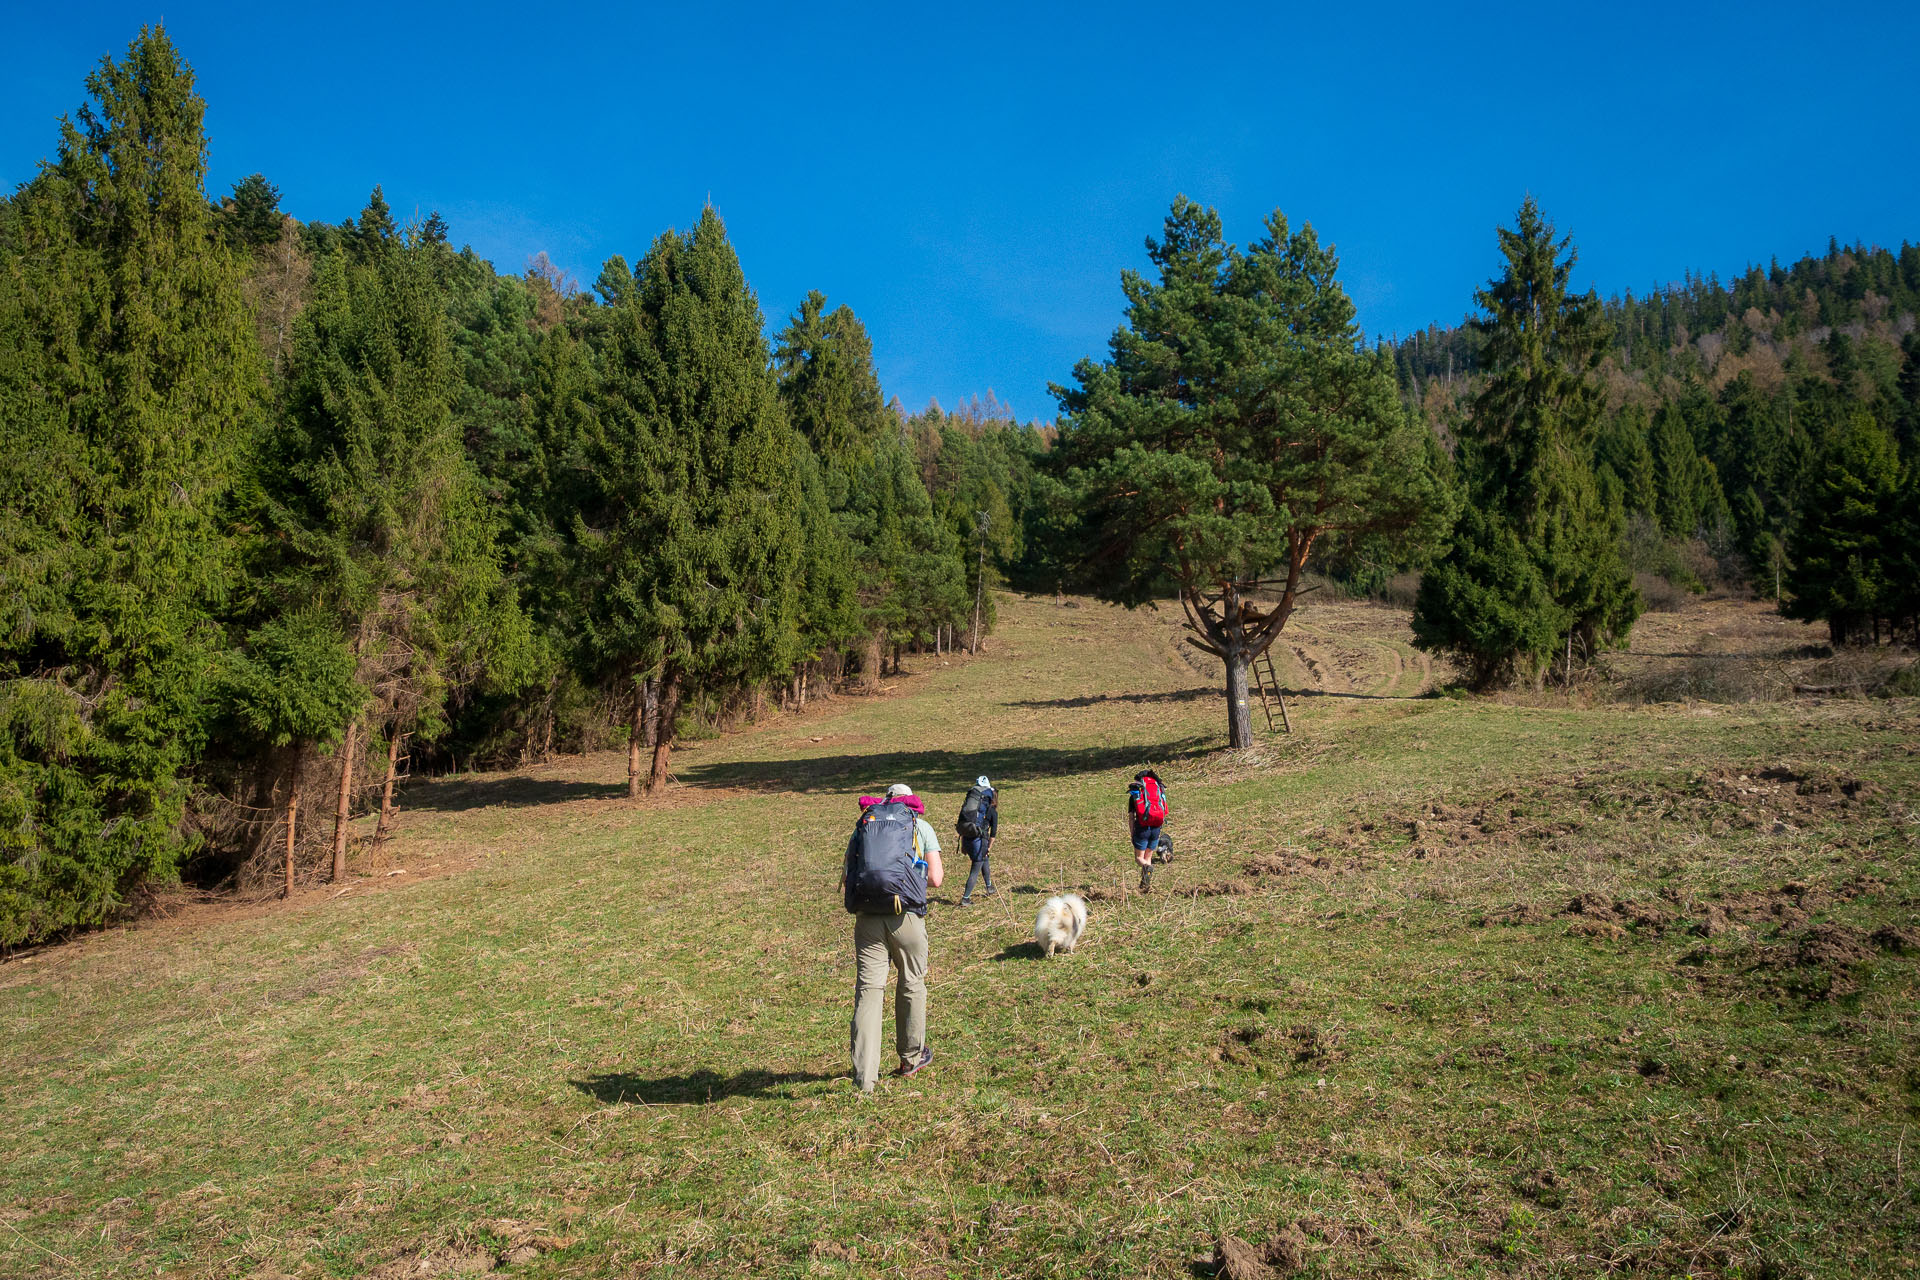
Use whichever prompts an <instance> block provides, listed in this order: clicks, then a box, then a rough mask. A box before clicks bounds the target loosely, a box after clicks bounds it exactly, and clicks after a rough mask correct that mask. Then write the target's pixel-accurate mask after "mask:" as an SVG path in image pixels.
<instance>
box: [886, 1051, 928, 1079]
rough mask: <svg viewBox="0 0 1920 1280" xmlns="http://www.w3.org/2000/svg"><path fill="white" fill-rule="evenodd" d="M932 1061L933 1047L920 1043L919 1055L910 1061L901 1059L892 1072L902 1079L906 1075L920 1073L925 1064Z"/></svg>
mask: <svg viewBox="0 0 1920 1280" xmlns="http://www.w3.org/2000/svg"><path fill="white" fill-rule="evenodd" d="M932 1061H933V1049H932V1048H931V1047H930V1046H928V1045H921V1046H920V1056H919V1057H918V1058H915V1059H914V1060H913V1061H912V1062H907V1061H905V1060H904V1059H903V1060H902V1061H901V1063H900V1065H899V1067H897V1068H896V1069H895V1070H894V1073H893V1074H895V1075H896V1076H899V1077H900V1078H901V1079H903V1080H904V1079H905V1078H906V1077H908V1076H912V1075H918V1074H920V1072H921V1071H922V1070H924V1069H925V1068H926V1066H927V1064H929V1063H931V1062H932Z"/></svg>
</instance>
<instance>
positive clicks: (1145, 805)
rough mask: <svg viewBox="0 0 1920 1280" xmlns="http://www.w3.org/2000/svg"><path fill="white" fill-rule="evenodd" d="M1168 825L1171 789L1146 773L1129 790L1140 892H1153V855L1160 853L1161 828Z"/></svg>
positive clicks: (1129, 817) (1129, 819) (1129, 816)
mask: <svg viewBox="0 0 1920 1280" xmlns="http://www.w3.org/2000/svg"><path fill="white" fill-rule="evenodd" d="M1166 821H1167V788H1166V785H1165V784H1164V783H1162V782H1161V781H1160V775H1159V774H1157V773H1155V772H1154V771H1153V770H1151V769H1142V770H1141V771H1140V772H1139V773H1136V774H1134V775H1133V781H1132V783H1130V784H1129V785H1128V787H1127V828H1128V830H1130V831H1131V832H1132V833H1133V858H1134V861H1135V862H1138V863H1139V864H1140V892H1142V893H1152V892H1153V855H1154V854H1155V853H1157V852H1158V851H1159V850H1160V846H1161V841H1162V836H1161V834H1160V828H1161V827H1162V826H1163V825H1164V824H1165V823H1166Z"/></svg>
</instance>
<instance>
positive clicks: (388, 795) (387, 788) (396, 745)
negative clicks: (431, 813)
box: [373, 730, 407, 844]
mask: <svg viewBox="0 0 1920 1280" xmlns="http://www.w3.org/2000/svg"><path fill="white" fill-rule="evenodd" d="M406 736H407V735H406V734H404V733H400V732H398V731H397V730H396V731H395V732H394V734H393V735H392V736H391V737H389V738H388V739H387V780H386V782H385V783H383V784H382V785H381V787H380V821H379V823H378V824H376V825H375V826H374V828H373V842H374V843H375V844H379V843H381V842H382V841H384V840H385V839H386V838H387V828H388V827H390V826H392V825H393V779H394V775H395V774H397V773H399V772H400V740H401V739H402V738H405V737H406Z"/></svg>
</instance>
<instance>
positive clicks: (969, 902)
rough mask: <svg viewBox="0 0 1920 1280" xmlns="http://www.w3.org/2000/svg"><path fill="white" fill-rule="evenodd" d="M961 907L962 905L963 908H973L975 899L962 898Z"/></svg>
mask: <svg viewBox="0 0 1920 1280" xmlns="http://www.w3.org/2000/svg"><path fill="white" fill-rule="evenodd" d="M960 905H961V906H963V907H970V906H972V905H973V899H972V898H962V899H960Z"/></svg>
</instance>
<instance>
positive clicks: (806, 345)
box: [774, 290, 890, 467]
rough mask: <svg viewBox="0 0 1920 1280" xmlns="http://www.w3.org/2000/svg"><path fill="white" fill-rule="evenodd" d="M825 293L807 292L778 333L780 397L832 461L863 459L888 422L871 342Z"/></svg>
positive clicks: (821, 453) (789, 413)
mask: <svg viewBox="0 0 1920 1280" xmlns="http://www.w3.org/2000/svg"><path fill="white" fill-rule="evenodd" d="M826 305H827V299H826V295H825V294H823V293H820V292H819V291H818V290H815V291H814V292H812V293H809V294H808V295H807V296H806V299H805V301H803V302H802V303H801V304H800V309H799V310H798V311H796V312H794V314H793V317H792V319H790V320H789V321H788V322H787V327H786V328H784V329H782V330H781V331H780V333H779V335H778V337H777V338H776V345H775V347H774V364H775V368H776V369H777V370H778V373H779V378H780V400H781V403H783V404H785V405H786V407H787V416H788V417H789V418H790V419H792V421H793V425H794V428H795V429H796V430H798V431H799V432H800V434H801V435H802V436H804V437H806V440H807V443H808V444H810V445H812V446H813V449H814V452H815V453H816V454H818V455H819V457H820V458H821V459H822V460H823V461H825V462H826V463H827V464H828V465H830V466H834V467H839V466H843V465H845V464H847V463H849V462H852V461H855V460H858V459H860V458H862V457H863V456H864V455H865V454H866V452H867V450H868V449H869V448H871V447H872V444H873V441H874V438H875V437H876V436H878V435H879V434H880V432H881V431H883V430H884V429H885V428H886V427H887V426H888V419H889V416H890V415H888V413H887V411H886V406H885V405H884V404H883V403H882V401H881V398H880V381H879V379H878V378H876V377H874V373H873V343H872V341H871V340H870V339H869V338H868V337H867V330H866V327H865V326H864V325H862V324H861V323H860V320H859V317H857V316H855V315H854V314H853V312H852V310H850V309H849V308H847V307H844V306H841V307H835V308H834V309H833V310H832V311H827V310H826V309H825V308H826Z"/></svg>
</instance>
